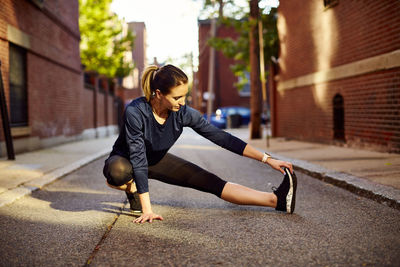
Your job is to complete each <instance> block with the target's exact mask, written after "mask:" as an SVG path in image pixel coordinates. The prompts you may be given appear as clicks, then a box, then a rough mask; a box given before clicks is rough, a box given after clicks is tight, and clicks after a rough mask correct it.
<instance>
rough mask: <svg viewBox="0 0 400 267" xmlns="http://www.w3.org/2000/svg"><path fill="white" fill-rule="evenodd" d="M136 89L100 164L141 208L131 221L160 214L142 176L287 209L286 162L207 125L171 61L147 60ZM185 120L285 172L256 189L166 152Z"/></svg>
mask: <svg viewBox="0 0 400 267" xmlns="http://www.w3.org/2000/svg"><path fill="white" fill-rule="evenodd" d="M142 89H143V91H144V95H145V97H140V98H137V99H135V100H133V101H132V102H131V103H130V104H129V105H128V106H127V107H126V109H125V113H124V127H122V130H121V132H120V134H119V136H118V139H117V140H116V142H115V144H114V146H113V149H112V152H111V154H110V156H109V158H108V159H107V160H106V161H105V166H104V170H103V173H104V176H105V177H106V178H107V185H108V186H110V187H111V188H115V189H119V190H124V191H125V192H126V194H127V197H128V199H129V202H130V205H131V209H132V210H134V211H140V210H141V211H142V215H141V216H140V217H138V218H137V219H135V220H134V222H135V223H144V222H146V221H149V222H152V221H153V220H163V218H162V216H160V215H158V214H155V213H153V211H152V208H151V204H150V195H149V188H148V178H152V179H157V180H159V181H162V182H166V183H169V184H174V185H180V186H185V187H190V188H194V189H197V190H201V191H204V192H208V193H212V194H214V195H216V196H218V197H220V198H222V199H224V200H226V201H229V202H232V203H236V204H241V205H257V206H267V207H273V208H275V209H276V210H280V211H286V212H288V213H293V211H294V206H295V197H296V185H297V180H296V177H295V175H294V173H293V167H292V164H291V163H289V162H284V161H280V160H276V159H273V158H271V157H270V156H269V155H268V154H266V153H262V152H259V151H258V150H256V149H255V148H253V147H252V146H250V145H249V144H246V143H245V142H243V141H242V140H240V139H238V138H236V137H234V136H232V135H231V134H229V133H227V132H225V131H222V130H220V129H218V128H216V127H214V126H212V125H211V124H209V123H208V122H207V121H206V120H205V119H204V118H203V117H202V116H201V114H200V113H199V112H198V111H196V110H194V109H192V108H190V107H188V106H186V105H185V97H186V94H187V93H188V78H187V76H186V75H185V73H184V72H183V71H182V70H180V69H179V68H177V67H175V66H173V65H166V66H163V67H161V68H158V67H156V66H150V67H148V68H147V69H146V70H145V71H144V74H143V76H142ZM185 126H187V127H191V128H192V129H194V130H195V131H196V132H197V133H199V134H200V135H202V136H203V137H205V138H207V139H209V140H211V141H212V142H214V143H216V144H217V145H220V146H222V147H223V148H225V149H228V150H230V151H232V152H234V153H237V154H239V155H243V156H246V157H249V158H252V159H256V160H259V161H262V162H264V163H266V164H268V165H270V166H271V167H272V168H274V169H276V170H279V171H281V172H282V173H283V174H285V176H284V180H283V182H282V184H281V185H280V186H279V187H278V189H276V190H275V191H273V193H267V192H261V191H256V190H253V189H250V188H247V187H245V186H242V185H238V184H233V183H229V182H226V181H224V180H222V179H221V178H219V177H217V176H216V175H214V174H212V173H210V172H208V171H206V170H204V169H202V168H200V167H199V166H197V165H195V164H193V163H190V162H188V161H186V160H184V159H181V158H179V157H176V156H174V155H172V154H169V153H167V151H168V150H169V149H170V148H171V147H172V145H173V144H174V143H175V141H176V140H177V139H178V137H179V136H180V135H181V133H182V130H183V127H185Z"/></svg>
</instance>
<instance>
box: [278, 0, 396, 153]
mask: <svg viewBox="0 0 400 267" xmlns="http://www.w3.org/2000/svg"><path fill="white" fill-rule="evenodd" d="M278 10H279V16H278V31H279V39H280V58H279V70H278V73H276V76H275V82H276V88H275V89H276V91H273V92H275V94H274V95H275V104H274V105H273V106H274V110H273V111H272V114H273V116H274V120H273V121H275V123H274V125H273V126H274V134H275V135H276V136H284V137H288V138H293V139H300V140H306V141H315V142H323V143H335V144H339V145H340V144H346V145H348V146H355V147H367V148H372V149H376V150H381V151H388V152H400V2H399V1H396V0H387V1H374V0H367V1H341V0H324V1H322V0H309V1H280V5H279V9H278Z"/></svg>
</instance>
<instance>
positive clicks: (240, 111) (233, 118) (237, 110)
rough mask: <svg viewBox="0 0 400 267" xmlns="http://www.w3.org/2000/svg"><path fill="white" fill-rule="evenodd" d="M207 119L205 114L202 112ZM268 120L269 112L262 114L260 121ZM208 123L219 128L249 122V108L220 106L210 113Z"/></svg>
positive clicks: (233, 126) (235, 126)
mask: <svg viewBox="0 0 400 267" xmlns="http://www.w3.org/2000/svg"><path fill="white" fill-rule="evenodd" d="M204 118H205V119H207V114H204ZM267 121H269V114H267V116H265V114H262V116H261V123H263V124H265V123H266V122H267ZM210 123H211V124H212V125H214V126H216V127H218V128H220V129H225V128H238V127H240V126H244V125H246V126H247V125H248V124H249V123H250V109H249V108H246V107H239V106H230V107H221V108H219V109H217V110H216V111H215V113H213V114H211V120H210Z"/></svg>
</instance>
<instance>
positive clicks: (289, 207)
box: [273, 168, 297, 213]
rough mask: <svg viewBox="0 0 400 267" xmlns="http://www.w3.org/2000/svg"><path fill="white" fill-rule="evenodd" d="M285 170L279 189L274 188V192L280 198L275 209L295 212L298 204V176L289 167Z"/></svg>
mask: <svg viewBox="0 0 400 267" xmlns="http://www.w3.org/2000/svg"><path fill="white" fill-rule="evenodd" d="M284 171H285V176H284V177H283V181H282V183H281V185H280V186H279V187H278V189H276V188H273V191H274V194H275V195H276V196H277V198H278V203H277V205H276V208H275V209H276V210H280V211H286V212H287V213H293V212H294V206H295V204H296V189H297V178H296V175H295V174H294V172H293V174H292V173H291V172H290V170H289V169H288V168H284Z"/></svg>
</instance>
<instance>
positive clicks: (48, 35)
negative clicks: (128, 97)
mask: <svg viewBox="0 0 400 267" xmlns="http://www.w3.org/2000/svg"><path fill="white" fill-rule="evenodd" d="M43 3H44V4H43V5H42V6H39V5H36V4H35V3H34V1H28V0H3V1H1V4H0V60H1V62H2V66H1V72H2V76H3V84H4V89H5V95H6V98H7V106H8V108H9V109H11V107H10V101H9V96H10V91H9V90H10V89H9V44H10V43H13V44H14V45H17V46H19V47H23V48H24V49H25V51H26V69H27V70H26V73H27V77H26V82H27V99H28V103H27V105H28V125H27V127H13V128H12V131H13V132H14V134H13V140H14V147H17V149H15V151H16V152H17V153H18V152H23V151H27V150H33V149H37V148H40V147H43V146H48V145H55V144H58V143H60V142H66V141H69V140H71V141H72V140H76V139H81V138H85V137H86V136H90V137H94V136H104V135H105V134H110V133H111V131H112V128H110V127H108V126H114V125H115V126H116V125H117V121H118V118H117V112H116V108H115V106H114V105H113V103H114V96H113V95H111V94H110V93H109V92H108V80H105V81H104V83H103V85H105V92H104V93H101V92H100V91H99V89H98V84H95V83H94V84H93V87H94V89H93V88H92V89H86V88H84V81H83V72H82V67H81V60H80V50H79V42H80V33H79V24H78V19H79V2H78V0H71V1H61V0H55V1H43ZM103 87H104V86H103ZM95 95H96V96H97V99H96V102H94V101H95ZM95 111H96V112H95ZM9 114H10V112H9ZM0 120H1V118H0ZM21 128H23V129H22V130H21ZM15 130H18V134H15V132H16V131H15ZM85 130H89V131H88V132H85ZM0 144H1V145H2V147H0V156H2V155H4V154H5V151H4V149H3V147H4V146H3V145H4V136H3V128H2V124H0Z"/></svg>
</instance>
